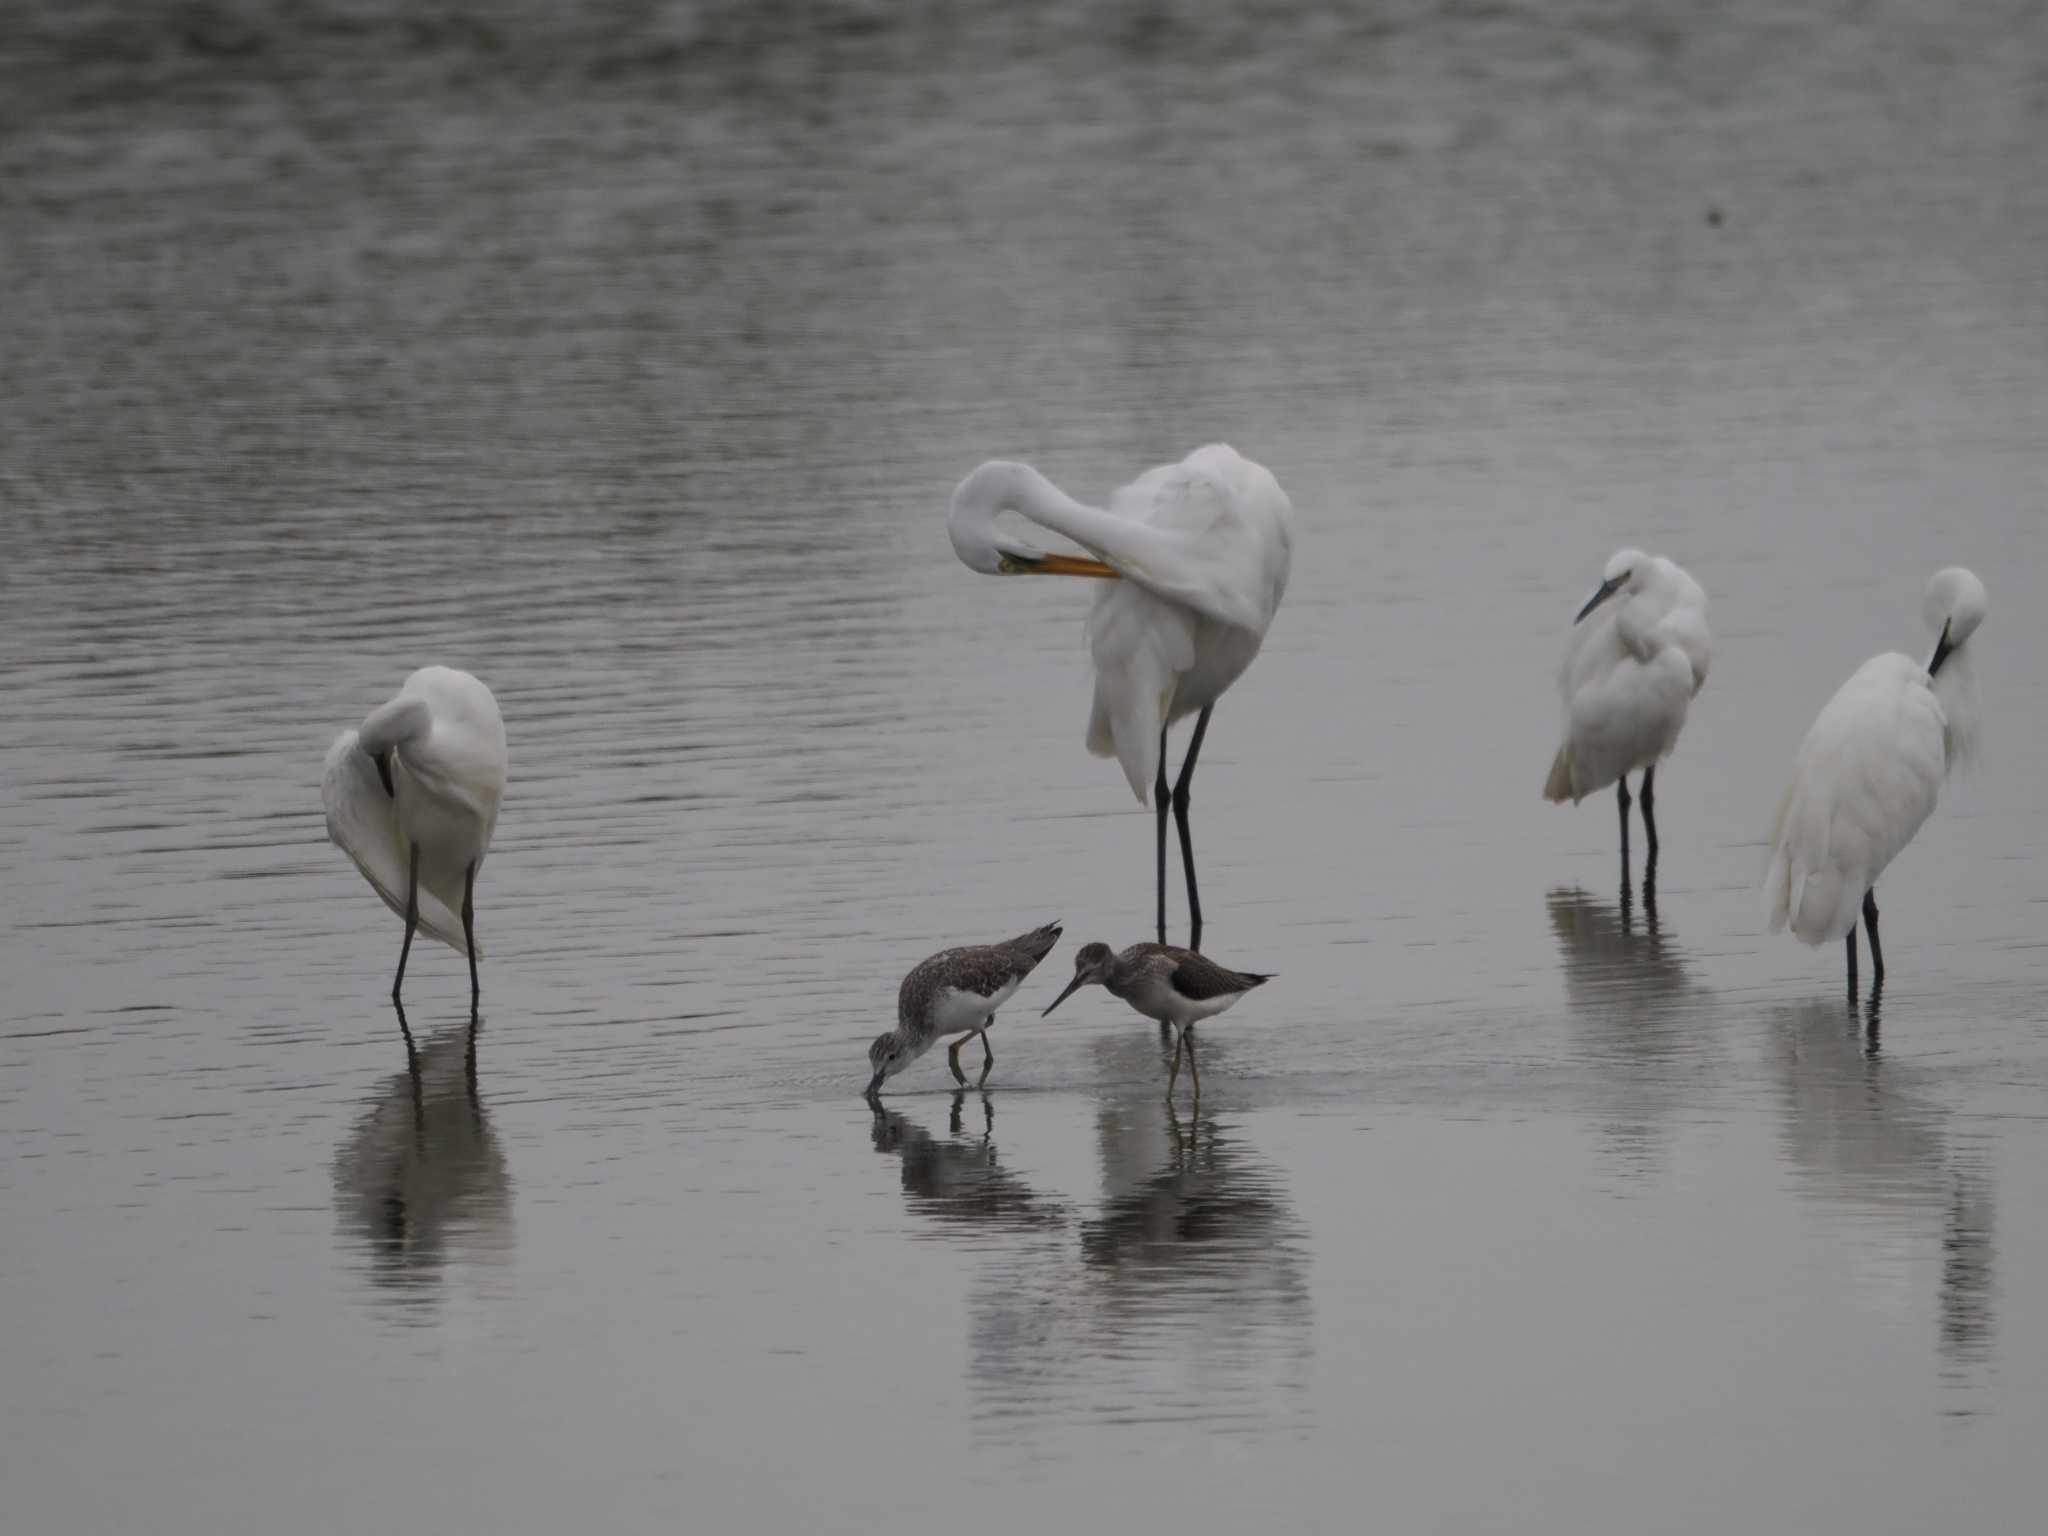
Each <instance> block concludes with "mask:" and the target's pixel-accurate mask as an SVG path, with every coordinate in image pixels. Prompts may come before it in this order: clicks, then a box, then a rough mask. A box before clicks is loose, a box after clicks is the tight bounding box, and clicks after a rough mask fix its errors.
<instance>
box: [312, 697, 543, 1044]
mask: <svg viewBox="0 0 2048 1536" xmlns="http://www.w3.org/2000/svg"><path fill="white" fill-rule="evenodd" d="M504 794H505V722H504V720H503V719H502V718H501V717H500V716H499V714H498V701H497V700H496V699H494V698H492V697H491V690H490V689H488V688H486V687H485V686H484V685H483V684H482V683H480V682H478V681H477V680H476V679H475V678H474V677H471V676H470V675H469V674H468V673H467V672H458V671H456V670H455V669H454V668H452V667H422V668H420V669H419V671H417V672H415V673H413V674H412V676H410V677H408V678H407V679H406V680H405V686H404V687H402V688H400V689H399V690H398V693H397V695H396V697H394V698H393V699H391V700H390V702H388V703H385V704H380V705H378V706H377V708H375V709H373V710H371V711H370V713H369V716H368V718H367V719H365V720H364V721H363V724H362V728H361V729H360V730H357V731H343V732H342V733H341V734H340V735H339V736H337V737H336V738H335V739H334V745H333V746H332V747H330V748H328V751H327V767H326V771H325V774H324V775H323V777H322V780H321V784H320V798H321V800H322V801H323V802H325V804H326V807H327V835H328V836H329V837H331V838H333V839H334V841H335V843H336V844H337V845H338V846H339V847H340V848H341V850H342V852H344V853H346V854H347V855H348V856H349V857H350V858H351V859H353V860H354V861H355V866H356V868H357V869H360V870H361V871H362V872H363V878H365V879H366V880H368V881H369V882H370V884H371V886H372V887H373V888H374V889H375V890H376V892H377V894H378V895H379V896H382V897H383V898H384V903H385V905H386V906H388V907H390V908H391V910H392V911H394V912H396V913H397V914H398V915H399V916H400V917H402V918H404V919H405V943H404V945H403V946H402V947H401V948H400V949H399V951H398V974H397V976H396V977H394V978H393V979H392V982H391V1001H392V1002H393V1003H394V1004H396V1005H397V1006H398V1008H399V1010H400V1012H399V1022H400V1024H401V1026H402V1025H403V1024H404V1020H405V1015H404V1006H405V1005H404V1003H403V1001H402V1000H401V997H400V993H401V990H402V989H403V988H404V986H405V962H406V957H407V956H408V955H410V954H411V953H412V936H413V931H414V930H415V929H418V928H424V929H425V930H426V931H427V933H428V934H429V935H431V936H432V937H434V938H437V939H439V940H440V941H441V942H442V943H444V944H446V945H448V946H449V947H450V948H451V949H454V950H457V951H458V952H461V953H465V954H467V955H468V956H469V1011H470V1016H471V1018H472V1019H474V1018H475V1016H476V1012H477V1005H478V1002H479V1000H480V999H481V997H482V988H481V987H480V986H479V985H478V982H477V972H476V962H477V956H478V954H479V953H480V951H479V950H478V949H477V945H476V872H477V870H478V868H479V867H480V866H481V865H482V864H483V861H484V853H485V851H486V850H487V849H489V847H490V846H491V832H492V830H493V829H494V828H495V827H496V826H497V824H498V802H499V801H500V800H501V799H503V798H504ZM458 910H459V911H460V912H461V917H460V918H459V919H458V918H457V916H456V913H457V911H458Z"/></svg>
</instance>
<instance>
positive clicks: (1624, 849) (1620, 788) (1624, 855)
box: [1614, 773, 1628, 885]
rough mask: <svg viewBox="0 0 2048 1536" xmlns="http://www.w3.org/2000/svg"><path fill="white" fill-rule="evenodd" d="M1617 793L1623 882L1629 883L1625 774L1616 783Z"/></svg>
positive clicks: (1626, 779) (1626, 781) (1626, 784)
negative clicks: (1619, 804)
mask: <svg viewBox="0 0 2048 1536" xmlns="http://www.w3.org/2000/svg"><path fill="white" fill-rule="evenodd" d="M1614 788H1615V792H1616V793H1617V794H1618V795H1619V796H1620V799H1621V881H1622V884H1624V885H1626V884H1627V883H1628V775H1627V774H1625V773H1624V774H1623V775H1622V776H1621V777H1620V778H1618V779H1616V780H1615V781H1614Z"/></svg>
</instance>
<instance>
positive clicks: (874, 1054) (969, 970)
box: [867, 923, 1060, 1099]
mask: <svg viewBox="0 0 2048 1536" xmlns="http://www.w3.org/2000/svg"><path fill="white" fill-rule="evenodd" d="M1059 938H1060V925H1059V924H1058V923H1047V924H1046V925H1045V926H1044V927H1043V928H1034V929H1033V930H1032V931H1031V932H1029V933H1025V934H1019V935H1018V936H1017V937H1016V938H1014V939H1009V940H1006V941H1005V942H1003V943H1001V944H975V945H970V946H968V947H966V948H963V949H947V950H941V951H940V952H939V953H938V954H936V955H933V956H932V957H931V958H930V959H928V960H923V961H920V962H919V963H918V964H917V965H916V966H915V967H913V968H912V970H911V972H910V974H909V975H908V976H906V977H904V978H903V985H902V987H901V988H900V989H899V990H898V992H897V994H896V1027H895V1028H894V1029H892V1030H890V1031H889V1032H888V1033H887V1034H883V1035H877V1036H876V1037H875V1043H874V1044H873V1045H871V1046H869V1047H868V1065H869V1066H870V1067H872V1068H873V1069H874V1076H873V1077H871V1078H869V1079H868V1086H867V1096H868V1097H869V1098H870V1099H872V1098H875V1097H876V1096H877V1095H879V1094H880V1093H881V1091H882V1084H883V1083H885V1082H887V1081H888V1080H889V1079H890V1078H892V1077H894V1076H895V1075H896V1074H897V1073H898V1072H901V1071H902V1070H903V1069H904V1068H905V1067H907V1066H909V1065H910V1064H911V1063H912V1062H913V1061H916V1060H917V1058H918V1057H920V1056H922V1055H923V1054H924V1053H925V1052H926V1051H928V1050H930V1049H931V1048H932V1046H933V1044H934V1043H935V1042H936V1041H937V1040H938V1039H939V1038H940V1037H941V1036H943V1035H956V1036H958V1037H959V1038H957V1039H956V1040H954V1042H953V1044H952V1045H951V1046H950V1047H949V1048H948V1050H947V1052H946V1060H947V1062H948V1064H949V1065H950V1066H951V1067H952V1069H953V1078H954V1080H955V1081H956V1082H958V1083H959V1084H960V1085H961V1086H962V1087H965V1086H966V1083H967V1074H966V1073H965V1072H962V1071H961V1070H960V1047H961V1046H963V1045H965V1044H966V1043H967V1042H968V1041H969V1040H971V1039H973V1038H974V1037H975V1036H977V1035H979V1036H980V1037H981V1049H982V1053H983V1058H982V1064H981V1082H983V1083H986V1082H987V1081H988V1074H989V1071H990V1069H991V1068H993V1067H994V1066H995V1064H996V1053H995V1051H994V1049H993V1048H992V1047H991V1046H990V1045H989V1043H988V1028H989V1026H990V1025H991V1024H993V1023H995V1021H996V1010H997V1009H998V1008H1000V1007H1001V1006H1002V1005H1003V1004H1004V1003H1006V1002H1008V1001H1009V999H1010V996H1011V994H1012V993H1014V992H1015V991H1016V990H1017V988H1018V987H1019V986H1020V985H1022V984H1023V981H1024V978H1025V977H1026V976H1029V975H1030V974H1031V973H1032V971H1033V970H1035V969H1036V968H1037V966H1038V962H1039V961H1041V960H1043V959H1044V958H1045V957H1046V956H1047V955H1049V954H1051V953H1052V947H1053V945H1055V944H1057V943H1058V942H1059Z"/></svg>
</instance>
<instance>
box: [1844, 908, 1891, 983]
mask: <svg viewBox="0 0 2048 1536" xmlns="http://www.w3.org/2000/svg"><path fill="white" fill-rule="evenodd" d="M1863 926H1864V928H1865V929H1866V930H1868V932H1869V934H1870V970H1871V977H1870V987H1871V990H1872V991H1873V992H1874V991H1876V990H1877V989H1878V988H1879V987H1881V986H1883V985H1884V946H1883V945H1881V944H1879V943H1878V942H1877V892H1876V891H1875V890H1868V891H1865V892H1864V893H1863ZM1850 931H1851V932H1854V931H1855V930H1854V929H1851V930H1850Z"/></svg>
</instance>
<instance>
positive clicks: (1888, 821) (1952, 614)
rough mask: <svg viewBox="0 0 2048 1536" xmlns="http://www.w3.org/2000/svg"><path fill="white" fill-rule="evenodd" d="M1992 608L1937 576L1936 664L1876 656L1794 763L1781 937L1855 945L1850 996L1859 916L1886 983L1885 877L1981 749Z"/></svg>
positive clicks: (1775, 857)
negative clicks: (1981, 662)
mask: <svg viewBox="0 0 2048 1536" xmlns="http://www.w3.org/2000/svg"><path fill="white" fill-rule="evenodd" d="M1987 607H1988V601H1987V599H1986V597H1985V595H1984V583H1983V582H1981V581H1979V580H1978V579H1977V578H1976V576H1975V575H1973V574H1972V573H1971V572H1969V571H1966V570H1964V569H1963V568H1962V567H1961V566H1950V567H1948V568H1947V569H1946V570H1941V571H1936V572H1935V573H1934V576H1933V578H1932V579H1931V580H1929V582H1928V583H1927V597H1926V602H1925V607H1924V610H1923V611H1924V613H1925V616H1926V620H1927V627H1928V628H1929V629H1931V630H1934V631H1935V632H1936V634H1937V636H1938V638H1937V639H1936V641H1935V643H1934V654H1933V656H1932V657H1931V658H1930V659H1929V660H1928V663H1927V665H1926V666H1924V667H1923V666H1921V665H1920V664H1919V663H1918V662H1916V661H1914V660H1913V659H1912V658H1911V657H1909V656H1901V655H1899V654H1898V653H1897V652H1896V651H1891V652H1887V653H1886V654H1884V655H1882V656H1873V657H1871V658H1870V660H1868V661H1866V662H1865V663H1864V664H1863V665H1862V666H1860V667H1858V668H1857V669H1856V672H1855V674H1854V675H1853V676H1852V677H1851V678H1850V679H1849V681H1847V682H1846V683H1844V684H1842V686H1841V688H1840V689H1839V690H1838V691H1837V692H1836V694H1835V696H1834V697H1833V698H1832V699H1829V700H1828V702H1827V707H1826V708H1825V709H1823V710H1822V711H1821V712H1820V715H1819V717H1818V718H1816V719H1815V720H1814V722H1813V729H1811V730H1810V731H1808V732H1807V733H1806V740H1805V741H1804V742H1802V743H1801V744H1800V747H1799V756H1798V757H1797V759H1795V760H1794V762H1793V765H1792V783H1791V785H1790V786H1789V787H1788V788H1787V789H1786V791H1785V798H1784V799H1783V800H1782V801H1781V802H1780V803H1779V806H1778V821H1777V826H1776V828H1775V829H1774V830H1773V831H1772V833H1771V867H1770V873H1769V874H1768V875H1767V876H1766V877H1765V880H1764V889H1765V891H1766V892H1767V893H1768V895H1769V896H1770V900H1771V932H1773V933H1777V932H1779V931H1780V930H1782V929H1783V928H1784V927H1785V926H1786V925H1787V924H1788V923H1789V924H1790V925H1791V928H1792V932H1793V933H1794V934H1795V935H1796V936H1798V937H1799V938H1800V939H1803V940H1804V941H1805V942H1806V943H1808V944H1820V943H1823V942H1825V941H1827V940H1829V939H1843V938H1846V939H1847V941H1848V952H1849V991H1850V994H1851V995H1852V996H1853V995H1854V993H1855V991H1856V913H1857V911H1858V910H1859V908H1860V910H1861V911H1862V913H1863V925H1864V927H1865V928H1866V929H1867V930H1868V932H1869V934H1870V963H1871V967H1872V968H1873V969H1874V970H1875V971H1876V973H1877V974H1876V978H1875V979H1876V981H1877V982H1879V983H1880V984H1881V983H1882V982H1883V981H1884V950H1883V949H1882V948H1880V947H1879V945H1878V942H1877V899H1876V895H1875V892H1876V887H1877V878H1878V876H1879V875H1881V874H1883V873H1884V871H1885V866H1886V865H1888V864H1890V863H1891V861H1892V860H1893V859H1895V858H1897V857H1898V856H1899V853H1900V851H1901V850H1902V849H1904V848H1905V846H1906V844H1908V843H1910V842H1911V841H1912V840H1913V834H1914V833H1916V832H1918V831H1919V830H1920V826H1921V823H1923V822H1924V821H1926V820H1927V818H1928V816H1929V815H1930V814H1932V813H1933V810H1934V802H1935V798H1936V796H1937V795H1938V794H1939V793H1940V790H1941V781H1942V780H1943V779H1944V778H1946V777H1947V775H1948V770H1949V769H1950V767H1952V766H1953V765H1954V764H1955V763H1957V762H1958V761H1960V760H1962V759H1965V758H1967V757H1968V756H1969V755H1970V753H1971V751H1972V750H1973V749H1974V747H1975V744H1976V721H1975V708H1974V701H1973V699H1972V697H1971V688H1970V663H1969V653H1968V651H1967V649H1966V647H1967V646H1968V643H1969V639H1970V636H1971V635H1973V634H1975V633H1976V632H1977V626H1978V625H1980V624H1982V623H1983V622H1984V614H1985V611H1986V609H1987Z"/></svg>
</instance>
